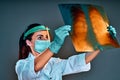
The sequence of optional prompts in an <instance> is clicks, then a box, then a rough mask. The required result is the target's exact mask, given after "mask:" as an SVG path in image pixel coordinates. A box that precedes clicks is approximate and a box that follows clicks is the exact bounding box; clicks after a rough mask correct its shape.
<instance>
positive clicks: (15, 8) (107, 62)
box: [0, 0, 120, 80]
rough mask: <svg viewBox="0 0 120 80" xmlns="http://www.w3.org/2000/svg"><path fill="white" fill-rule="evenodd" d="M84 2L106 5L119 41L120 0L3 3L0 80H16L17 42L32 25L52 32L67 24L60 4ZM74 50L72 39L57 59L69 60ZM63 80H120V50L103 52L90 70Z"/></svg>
mask: <svg viewBox="0 0 120 80" xmlns="http://www.w3.org/2000/svg"><path fill="white" fill-rule="evenodd" d="M60 3H80V4H82V3H84V4H96V5H100V6H103V7H104V9H105V12H106V13H107V16H108V17H109V20H110V23H111V25H113V26H114V27H115V28H116V30H117V38H118V40H119V42H120V10H119V8H120V4H119V3H120V1H119V0H116V1H115V0H74V1H73V0H58V1H57V0H48V1H46V0H43V1H42V0H8V1H7V0H0V78H1V80H17V75H16V73H15V63H16V61H17V59H18V41H19V37H20V35H21V33H22V32H23V31H24V30H25V29H26V27H27V26H28V25H29V24H32V23H41V24H45V25H47V26H49V27H50V28H51V29H52V31H51V34H52V35H53V34H54V33H53V30H54V29H56V28H57V27H59V26H62V25H64V22H63V19H62V16H61V13H60V10H59V8H58V4H60ZM74 54H75V51H74V48H73V45H72V43H71V39H70V37H67V38H66V40H65V44H64V45H63V47H62V49H61V50H60V52H59V54H58V55H56V57H60V58H68V57H69V56H71V55H74ZM63 80H120V49H111V50H106V51H104V52H101V53H100V54H99V55H98V56H97V57H96V58H95V59H94V60H93V61H92V62H91V70H90V71H89V72H83V73H78V74H72V75H68V76H64V77H63Z"/></svg>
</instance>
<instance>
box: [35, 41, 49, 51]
mask: <svg viewBox="0 0 120 80" xmlns="http://www.w3.org/2000/svg"><path fill="white" fill-rule="evenodd" d="M49 46H50V40H36V41H35V47H34V49H35V51H36V52H38V53H42V52H43V51H45V50H46V49H47V48H48V47H49Z"/></svg>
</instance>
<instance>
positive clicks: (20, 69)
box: [15, 59, 37, 80]
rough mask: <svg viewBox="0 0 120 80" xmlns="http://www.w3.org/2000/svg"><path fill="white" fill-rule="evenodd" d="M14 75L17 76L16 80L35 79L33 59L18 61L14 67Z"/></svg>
mask: <svg viewBox="0 0 120 80" xmlns="http://www.w3.org/2000/svg"><path fill="white" fill-rule="evenodd" d="M15 70H16V73H17V75H18V80H32V79H35V78H36V77H37V73H36V72H35V71H34V59H33V60H30V61H27V60H19V61H18V62H17V63H16V66H15Z"/></svg>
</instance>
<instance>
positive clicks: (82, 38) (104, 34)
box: [59, 4, 120, 52]
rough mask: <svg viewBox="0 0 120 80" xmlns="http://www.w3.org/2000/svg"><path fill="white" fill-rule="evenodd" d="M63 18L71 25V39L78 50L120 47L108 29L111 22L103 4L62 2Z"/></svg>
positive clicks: (60, 6)
mask: <svg viewBox="0 0 120 80" xmlns="http://www.w3.org/2000/svg"><path fill="white" fill-rule="evenodd" d="M59 9H60V11H61V14H62V17H63V20H64V22H65V24H66V25H71V26H72V30H71V32H70V36H71V40H72V43H73V46H74V48H75V50H76V52H88V51H94V50H96V49H97V48H98V47H102V48H103V50H105V49H111V48H119V47H120V45H119V43H118V41H117V39H116V38H115V37H113V36H112V35H111V34H110V33H109V32H108V30H107V28H108V27H109V25H110V23H109V20H108V18H107V15H106V13H105V11H104V9H103V7H101V6H96V5H89V4H60V5H59Z"/></svg>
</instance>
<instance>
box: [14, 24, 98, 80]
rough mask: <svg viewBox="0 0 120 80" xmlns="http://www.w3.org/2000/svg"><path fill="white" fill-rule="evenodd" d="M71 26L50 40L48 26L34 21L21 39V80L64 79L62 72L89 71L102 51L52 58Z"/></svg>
mask: <svg viewBox="0 0 120 80" xmlns="http://www.w3.org/2000/svg"><path fill="white" fill-rule="evenodd" d="M70 30H71V26H69V25H65V26H62V27H59V28H58V29H56V30H55V37H54V39H53V41H50V37H49V36H50V35H49V28H47V27H45V26H44V25H41V24H37V23H36V24H31V25H30V26H28V28H27V29H26V31H25V32H24V33H23V34H22V35H21V37H20V40H19V60H18V61H17V63H16V66H15V70H16V73H17V76H18V79H19V80H62V76H63V75H68V74H73V73H79V72H83V71H89V70H90V62H91V61H92V60H93V59H94V58H95V57H96V56H97V55H98V54H99V53H100V50H99V49H98V50H96V51H93V52H89V53H82V54H78V55H73V56H71V57H69V58H68V59H60V58H54V57H52V56H53V55H54V54H57V53H58V51H59V50H60V48H61V46H62V45H63V43H64V40H65V38H66V37H67V36H68V35H69V31H70Z"/></svg>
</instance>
